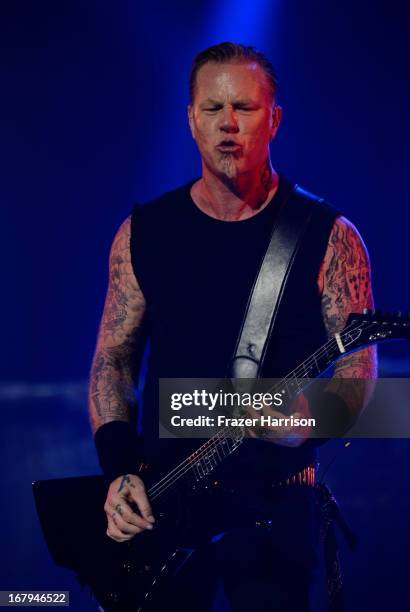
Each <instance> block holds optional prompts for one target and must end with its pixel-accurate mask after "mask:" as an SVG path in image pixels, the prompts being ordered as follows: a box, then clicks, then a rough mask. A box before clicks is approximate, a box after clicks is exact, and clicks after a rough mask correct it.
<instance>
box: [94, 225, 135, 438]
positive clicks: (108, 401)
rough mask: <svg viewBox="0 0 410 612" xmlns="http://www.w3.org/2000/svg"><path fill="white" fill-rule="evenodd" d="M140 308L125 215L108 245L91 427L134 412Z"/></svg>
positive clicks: (95, 362) (96, 426) (95, 366)
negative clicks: (106, 287)
mask: <svg viewBox="0 0 410 612" xmlns="http://www.w3.org/2000/svg"><path fill="white" fill-rule="evenodd" d="M144 311H145V300H144V297H143V295H142V293H141V290H140V288H139V286H138V283H137V280H136V278H135V275H134V272H133V268H132V263H131V253H130V218H128V219H127V220H126V221H125V222H124V223H123V224H122V226H121V227H120V229H119V230H118V232H117V235H116V237H115V239H114V242H113V245H112V248H111V254H110V271H109V286H108V291H107V297H106V300H105V305H104V312H103V316H102V319H101V324H100V329H99V333H98V340H97V348H96V351H95V355H94V359H93V364H92V368H91V374H90V384H89V412H90V419H91V425H92V428H93V431H95V430H96V429H98V427H99V426H100V425H103V424H104V423H107V422H109V421H113V420H123V421H129V420H131V415H132V414H133V413H135V410H136V399H135V395H134V391H133V376H132V372H133V362H134V360H135V356H136V353H137V350H138V340H139V330H140V325H141V322H142V319H143V315H144Z"/></svg>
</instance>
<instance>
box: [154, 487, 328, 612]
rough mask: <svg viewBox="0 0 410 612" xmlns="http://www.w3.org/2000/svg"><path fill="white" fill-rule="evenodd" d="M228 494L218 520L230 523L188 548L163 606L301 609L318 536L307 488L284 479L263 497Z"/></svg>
mask: <svg viewBox="0 0 410 612" xmlns="http://www.w3.org/2000/svg"><path fill="white" fill-rule="evenodd" d="M231 501H232V502H233V503H231V504H228V506H227V507H225V511H226V510H227V509H228V516H226V512H225V516H224V522H225V525H231V526H232V528H230V529H229V528H228V529H226V530H225V531H224V532H223V533H220V534H218V535H216V536H215V537H214V538H213V541H211V542H208V543H206V544H204V545H203V546H202V547H201V548H200V549H199V550H197V551H196V552H195V553H194V554H193V556H192V562H191V563H190V564H188V566H187V568H186V570H185V571H184V572H183V574H182V575H181V576H180V577H179V578H178V579H177V580H176V581H175V588H174V592H173V594H172V597H171V598H169V597H168V599H167V607H164V608H163V609H164V610H165V609H169V610H178V612H188V610H189V611H190V612H191V611H192V610H195V611H197V612H225V611H228V610H229V611H230V612H245V611H246V612H308V611H309V610H310V605H309V592H310V587H311V583H312V578H313V577H314V574H315V569H316V566H317V546H318V540H319V537H318V536H319V509H318V507H317V503H316V500H315V495H314V492H313V490H312V489H310V488H308V487H289V488H288V489H283V490H281V491H278V492H276V493H275V494H273V495H271V496H270V497H268V498H266V497H263V498H262V497H261V498H259V499H256V500H255V498H253V499H252V501H251V502H249V500H246V499H245V498H244V497H243V496H240V497H236V498H234V499H232V500H231ZM229 513H231V514H230V516H229ZM250 516H251V517H252V521H249V517H250ZM255 519H256V520H258V522H259V524H260V525H262V526H260V527H256V526H255Z"/></svg>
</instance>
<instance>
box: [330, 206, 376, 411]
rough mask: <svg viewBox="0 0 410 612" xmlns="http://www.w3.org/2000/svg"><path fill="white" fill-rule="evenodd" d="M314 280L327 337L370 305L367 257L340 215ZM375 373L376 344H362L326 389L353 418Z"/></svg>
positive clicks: (370, 389)
mask: <svg viewBox="0 0 410 612" xmlns="http://www.w3.org/2000/svg"><path fill="white" fill-rule="evenodd" d="M318 283H319V290H320V291H321V295H322V315H323V321H324V324H325V327H326V330H327V333H328V336H329V337H331V336H334V334H336V333H337V332H340V331H341V330H342V329H343V327H344V325H345V323H346V321H347V318H348V316H349V314H350V313H351V312H362V311H363V308H373V296H372V288H371V278H370V262H369V256H368V254H367V250H366V247H365V246H364V244H363V241H362V239H361V237H360V234H359V232H358V231H357V229H356V228H355V227H354V225H352V223H350V222H349V221H348V220H347V219H345V218H344V217H339V218H338V219H336V221H335V223H334V225H333V228H332V231H331V234H330V237H329V243H328V246H327V250H326V254H325V258H324V260H323V263H322V266H321V270H320V274H319V279H318ZM376 376H377V351H376V347H375V346H371V347H366V348H363V349H361V350H359V351H357V352H355V353H351V354H350V355H347V356H346V357H343V358H342V359H340V360H339V361H338V362H337V363H336V366H335V369H334V375H333V378H332V379H331V381H330V382H329V384H328V385H327V387H326V390H327V391H332V392H334V393H337V394H338V395H340V396H341V397H342V399H343V400H344V401H345V402H346V404H347V406H348V408H349V411H350V413H351V416H352V419H354V418H355V417H357V416H358V415H359V414H360V411H361V410H362V409H363V407H364V406H365V405H366V403H367V402H368V401H369V399H370V397H371V394H372V392H373V388H374V382H373V380H374V379H375V378H376ZM352 379H359V380H355V381H353V380H352Z"/></svg>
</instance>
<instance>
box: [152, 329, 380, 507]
mask: <svg viewBox="0 0 410 612" xmlns="http://www.w3.org/2000/svg"><path fill="white" fill-rule="evenodd" d="M353 325H354V324H353V323H351V324H350V326H348V327H346V328H345V329H344V330H343V332H342V333H341V334H340V337H341V339H344V338H345V336H346V335H347V334H349V333H352V332H354V331H356V330H358V329H360V327H361V326H360V325H359V326H357V327H356V328H353V329H351V327H352V326H353ZM370 325H371V323H370ZM365 329H366V326H364V327H362V330H365ZM334 349H337V350H339V349H338V344H337V341H336V339H335V338H334V337H333V338H331V339H330V340H328V341H327V342H326V343H325V344H324V345H323V346H322V347H320V348H319V349H318V350H317V351H315V353H313V354H312V355H311V356H310V357H309V358H308V359H306V360H305V361H304V362H302V364H300V365H299V366H297V367H296V368H295V369H294V370H292V371H291V372H289V373H288V374H287V376H285V377H284V378H283V379H281V381H280V383H277V384H276V387H272V388H271V389H270V391H273V390H275V389H281V388H283V387H286V383H287V382H288V381H289V379H291V378H295V377H297V374H298V373H299V374H302V376H299V377H300V378H307V373H308V372H309V370H311V366H312V365H313V364H314V365H315V366H316V368H317V363H316V359H320V358H321V357H322V356H323V355H325V354H326V353H327V352H328V351H330V350H334ZM308 364H309V367H306V366H307V365H308ZM300 391H301V390H300ZM225 431H228V432H229V431H230V428H229V427H226V428H223V429H222V430H220V431H219V432H218V433H217V434H215V436H213V437H212V438H210V439H209V440H208V441H207V442H205V443H204V444H203V445H202V446H200V447H199V448H198V449H197V450H196V451H194V453H192V454H191V455H189V457H187V458H186V459H185V460H184V461H182V462H181V463H180V464H178V465H177V466H176V467H175V468H174V469H173V470H171V471H170V472H168V473H167V474H166V475H165V476H164V477H163V478H162V479H161V480H159V481H158V482H157V483H156V484H155V485H153V486H152V487H151V488H150V489H149V491H148V494H149V495H150V496H151V498H152V499H155V498H156V497H158V495H160V494H162V493H163V492H164V491H165V490H166V489H168V488H169V487H170V486H172V484H174V482H176V480H179V478H181V477H182V476H183V475H184V474H186V473H187V472H188V471H189V470H190V469H192V467H193V466H194V465H195V464H196V463H198V462H199V461H200V460H201V459H202V458H203V457H204V456H206V455H207V454H208V453H209V451H210V450H211V448H212V446H215V445H216V444H218V443H219V442H220V439H221V437H222V436H223V438H224V439H227V438H228V436H226V435H225ZM241 442H242V440H241V441H240V442H239V443H237V445H238V446H239V445H240V443H241ZM234 450H236V447H235V448H234V449H232V451H231V452H233V451H234ZM231 452H230V453H229V454H231ZM218 458H219V457H218ZM214 467H216V466H214ZM212 469H214V468H212ZM205 475H206V474H205Z"/></svg>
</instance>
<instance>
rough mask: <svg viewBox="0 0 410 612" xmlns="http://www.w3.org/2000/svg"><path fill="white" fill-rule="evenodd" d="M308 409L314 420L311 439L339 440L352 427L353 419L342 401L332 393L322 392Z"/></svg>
mask: <svg viewBox="0 0 410 612" xmlns="http://www.w3.org/2000/svg"><path fill="white" fill-rule="evenodd" d="M309 407H310V412H311V414H312V417H313V418H314V419H315V420H316V426H315V427H314V428H313V431H312V437H313V438H340V437H342V436H343V435H344V434H345V433H346V432H347V430H348V429H349V428H350V427H351V426H352V423H353V418H352V415H351V413H350V410H349V407H348V405H347V404H346V402H345V401H344V399H343V398H342V397H341V396H340V395H338V394H337V393H333V392H332V391H322V392H321V393H320V394H319V395H317V396H316V397H315V398H314V401H312V403H311V405H310V406H309Z"/></svg>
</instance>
